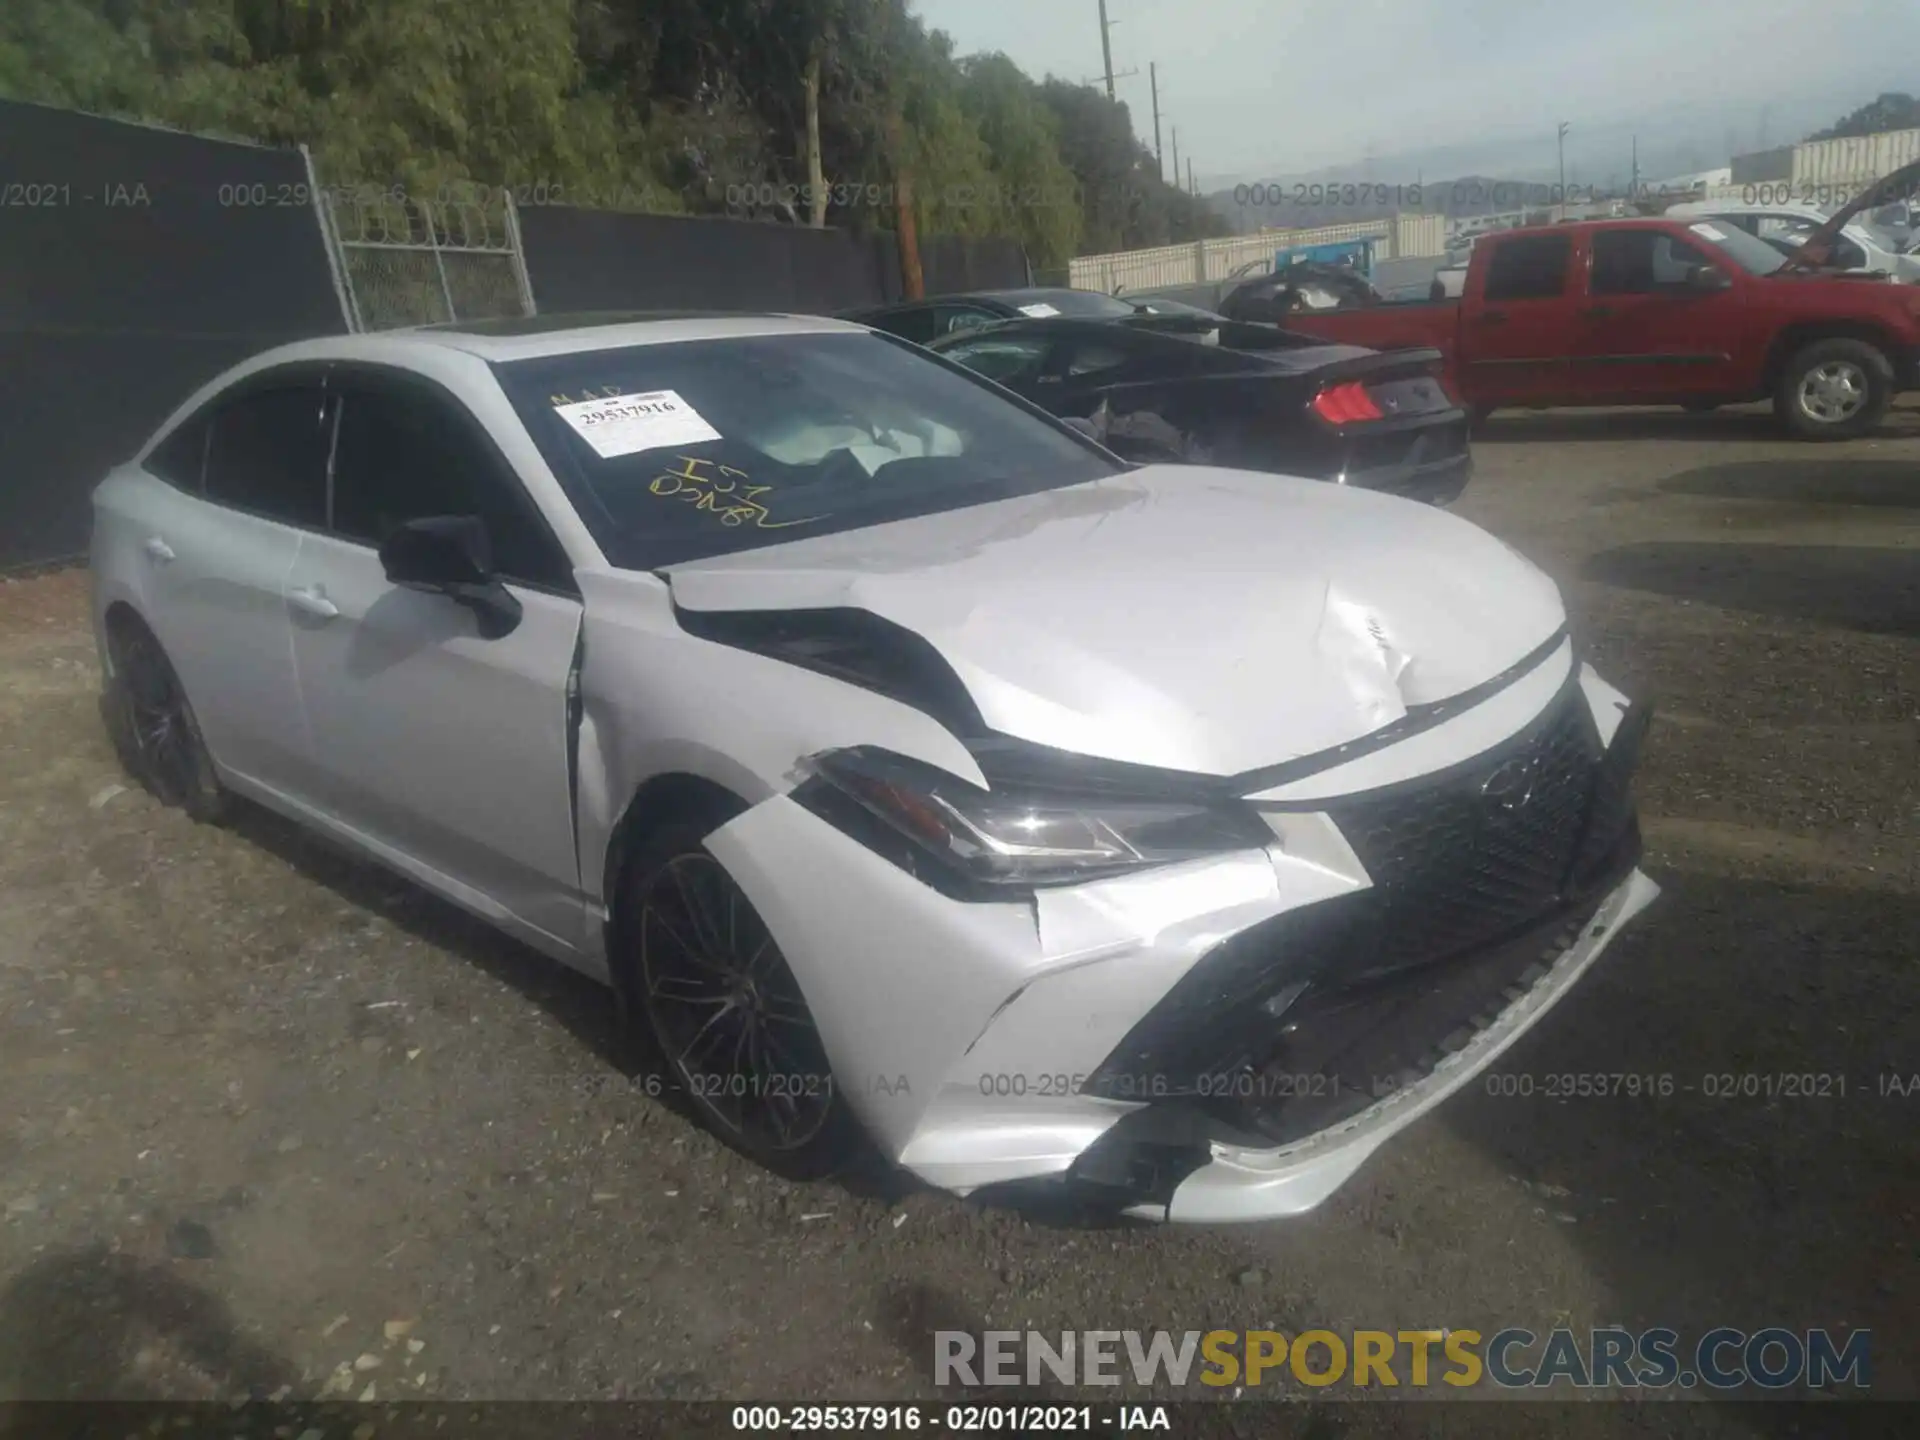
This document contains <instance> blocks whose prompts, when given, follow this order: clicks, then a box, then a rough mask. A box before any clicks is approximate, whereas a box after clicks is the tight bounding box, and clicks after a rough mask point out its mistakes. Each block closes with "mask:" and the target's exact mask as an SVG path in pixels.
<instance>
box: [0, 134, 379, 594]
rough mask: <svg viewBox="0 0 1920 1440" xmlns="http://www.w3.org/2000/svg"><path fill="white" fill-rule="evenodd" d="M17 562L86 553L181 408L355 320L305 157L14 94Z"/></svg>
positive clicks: (8, 316)
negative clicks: (109, 506) (91, 502)
mask: <svg viewBox="0 0 1920 1440" xmlns="http://www.w3.org/2000/svg"><path fill="white" fill-rule="evenodd" d="M0 202H3V203H0V277H4V280H5V283H4V284H0V567H7V566H13V565H21V564H31V563H35V562H39V561H47V560H57V559H64V558H66V557H68V556H72V555H78V554H81V553H84V551H85V550H86V546H87V535H88V527H89V519H90V517H89V515H88V509H87V496H88V493H89V492H90V491H91V490H92V488H93V486H94V485H95V484H96V483H97V482H98V481H99V480H100V478H101V477H102V476H103V475H104V474H105V473H106V472H107V470H109V469H110V468H111V467H112V466H114V465H115V464H117V463H119V462H120V461H122V460H125V459H126V458H127V457H128V456H129V455H131V454H132V453H133V452H134V451H135V450H136V449H138V448H139V446H140V444H141V442H142V441H144V440H145V439H146V437H147V436H148V435H149V434H150V433H151V432H152V430H153V428H154V427H155V426H156V425H158V424H159V423H160V421H161V420H162V419H164V418H165V417H166V415H167V413H168V412H169V411H170V410H172V409H173V407H174V406H176V405H177V404H179V403H180V401H182V400H184V399H185V398H186V397H187V396H188V395H189V394H190V393H192V391H193V390H194V389H196V388H197V387H198V386H199V385H201V384H202V383H203V382H205V381H206V380H208V379H210V378H211V377H212V376H213V375H215V374H217V373H218V372H219V371H220V370H222V369H223V368H225V367H226V366H228V365H231V364H233V363H234V362H236V361H238V360H241V359H243V358H245V357H246V356H247V355H250V354H253V353H255V352H257V351H260V350H263V349H266V348H267V347H269V346H271V345H276V344H279V343H281V342H282V341H286V340H291V339H297V338H301V337H304V336H311V335H321V334H339V333H342V332H343V331H344V330H345V329H346V323H345V320H344V318H343V316H342V314H341V310H340V301H339V295H338V292H337V291H336V290H335V288H334V284H333V277H332V272H331V270H330V268H329V266H328V262H327V253H326V248H325V244H324V242H323V241H322V239H321V235H320V228H319V224H318V221H317V219H316V216H315V212H314V207H313V204H312V199H311V197H310V196H309V195H308V194H307V172H306V164H305V162H304V160H303V159H302V157H301V156H300V154H299V153H298V152H297V151H289V150H269V149H264V148H261V147H258V146H253V145H241V144H233V143H230V142H226V141H220V140H207V139H202V138H200V137H198V136H192V135H182V134H178V133H176V132H174V131H171V130H162V129H158V128H154V127H149V126H143V125H129V124H124V123H122V122H119V121H114V120H103V119H100V118H99V117H97V116H92V115H81V114H76V113H74V112H72V111H66V110H55V109H50V108H48V107H45V106H39V105H24V104H19V103H17V102H13V101H0Z"/></svg>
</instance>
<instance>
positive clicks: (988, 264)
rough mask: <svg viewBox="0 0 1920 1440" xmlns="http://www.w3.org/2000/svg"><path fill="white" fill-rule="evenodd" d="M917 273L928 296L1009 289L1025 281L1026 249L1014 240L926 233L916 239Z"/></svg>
mask: <svg viewBox="0 0 1920 1440" xmlns="http://www.w3.org/2000/svg"><path fill="white" fill-rule="evenodd" d="M920 273H921V275H922V276H923V277H924V278H925V280H926V282H927V293H928V294H929V295H954V294H958V293H959V292H960V291H963V290H1012V289H1016V288H1018V287H1019V286H1022V285H1026V284H1029V283H1030V282H1029V280H1028V275H1027V252H1026V251H1025V250H1024V249H1022V248H1021V245H1020V242H1019V241H1018V240H1011V239H1004V238H1001V237H998V236H985V237H980V238H972V237H965V236H959V235H930V236H928V237H927V238H926V239H924V240H922V241H921V242H920Z"/></svg>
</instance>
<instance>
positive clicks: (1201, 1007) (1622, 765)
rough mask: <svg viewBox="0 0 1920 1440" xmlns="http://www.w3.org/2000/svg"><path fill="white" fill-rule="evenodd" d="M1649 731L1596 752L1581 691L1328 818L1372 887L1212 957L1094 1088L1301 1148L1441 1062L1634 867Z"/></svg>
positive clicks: (1634, 729) (1638, 723)
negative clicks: (1408, 782)
mask: <svg viewBox="0 0 1920 1440" xmlns="http://www.w3.org/2000/svg"><path fill="white" fill-rule="evenodd" d="M1645 728H1646V723H1645V716H1644V714H1640V715H1638V716H1635V715H1633V714H1630V715H1629V716H1628V717H1627V718H1626V720H1624V721H1623V723H1622V725H1621V727H1620V730H1619V732H1618V733H1617V735H1616V741H1615V744H1614V745H1613V746H1612V747H1610V748H1609V749H1608V750H1607V752H1606V753H1605V754H1604V756H1603V753H1602V749H1601V745H1600V740H1599V735H1598V732H1597V731H1596V730H1595V728H1594V725H1593V719H1592V715H1591V712H1590V711H1589V709H1588V707H1587V703H1586V700H1585V697H1584V696H1583V694H1582V693H1581V691H1580V689H1579V688H1578V687H1577V686H1572V685H1570V686H1569V687H1568V691H1567V693H1566V694H1565V695H1564V696H1563V697H1562V699H1561V700H1560V701H1558V702H1556V704H1555V705H1554V706H1552V707H1550V709H1549V710H1548V712H1547V714H1546V715H1545V716H1543V717H1542V719H1541V720H1540V721H1539V722H1537V723H1536V724H1535V725H1533V726H1532V727H1530V728H1529V730H1528V731H1527V733H1525V734H1523V735H1521V736H1519V737H1516V738H1515V739H1514V740H1513V741H1511V742H1509V743H1508V744H1507V745H1504V746H1502V747H1501V748H1500V749H1499V750H1498V751H1497V752H1495V753H1492V754H1489V755H1487V756H1484V757H1482V758H1481V759H1479V760H1477V761H1471V762H1468V763H1467V764H1465V765H1462V766H1460V767H1457V768H1456V769H1455V770H1453V771H1451V772H1449V773H1447V774H1444V775H1442V776H1439V777H1434V778H1432V779H1429V780H1427V781H1423V782H1421V783H1420V784H1419V785H1417V786H1411V787H1408V786H1402V787H1396V788H1395V789H1393V790H1392V791H1381V792H1376V793H1374V794H1372V795H1368V796H1363V797H1360V798H1358V799H1355V800H1349V801H1347V802H1345V803H1343V804H1340V805H1338V806H1333V807H1329V812H1330V813H1331V814H1332V815H1333V818H1334V819H1335V821H1336V823H1338V824H1339V826H1340V828H1341V831H1342V833H1343V834H1344V835H1345V836H1346V838H1347V841H1348V843H1349V844H1350V845H1352V846H1353V849H1354V852H1355V854H1356V855H1357V856H1358V857H1359V859H1360V860H1361V863H1362V864H1364V865H1365V866H1366V868H1367V873H1368V875H1369V876H1370V877H1371V878H1372V880H1373V885H1372V887H1371V888H1370V889H1368V890H1365V891H1361V892H1357V893H1355V894H1352V895H1345V896H1341V897H1338V898H1336V899H1333V900H1328V901H1325V902H1323V903H1321V904H1318V905H1312V906H1308V907H1306V908H1304V909H1301V910H1294V911H1289V912H1287V913H1286V914H1283V915H1279V916H1276V917H1274V918H1273V919H1272V920H1269V921H1266V922H1264V923H1262V924H1260V925H1256V926H1253V927H1252V928H1250V929H1248V930H1244V931H1242V932H1240V933H1239V934H1238V935H1234V936H1232V937H1230V938H1229V939H1227V940H1226V941H1224V942H1223V943H1221V944H1220V945H1218V946H1216V947H1215V948H1214V949H1213V950H1211V951H1209V952H1208V953H1207V954H1206V955H1205V956H1203V957H1202V958H1201V959H1200V961H1199V962H1198V963H1197V964H1196V965H1195V966H1194V967H1193V969H1192V970H1190V971H1189V972H1188V973H1187V974H1186V975H1185V976H1183V977H1182V978H1181V980H1180V982H1179V983H1178V984H1176V985H1175V986H1174V987H1173V989H1172V990H1171V991H1170V992H1169V993H1168V994H1167V996H1166V997H1165V998H1164V999H1163V1000H1162V1001H1161V1002H1160V1004H1159V1005H1157V1006H1155V1007H1154V1009H1153V1010H1152V1011H1150V1012H1149V1013H1148V1014H1147V1015H1146V1016H1145V1017H1144V1018H1143V1019H1142V1020H1141V1021H1140V1023H1139V1024H1138V1025H1136V1026H1135V1027H1134V1029H1133V1030H1132V1031H1131V1032H1130V1033H1129V1034H1128V1035H1127V1037H1126V1039H1125V1040H1124V1041H1123V1042H1122V1043H1121V1044H1120V1045H1119V1046H1118V1047H1117V1048H1116V1049H1115V1051H1114V1053H1113V1054H1112V1055H1111V1056H1109V1057H1108V1059H1107V1060H1106V1061H1105V1062H1104V1063H1103V1064H1102V1065H1101V1067H1100V1069H1099V1070H1098V1071H1097V1072H1096V1073H1095V1075H1094V1076H1093V1078H1092V1080H1091V1082H1090V1084H1089V1087H1088V1088H1089V1089H1090V1091H1091V1092H1092V1093H1094V1094H1102V1095H1107V1096H1110V1097H1111V1098H1114V1099H1127V1100H1154V1099H1171V1098H1175V1097H1187V1098H1197V1099H1199V1100H1202V1101H1204V1102H1207V1103H1210V1104H1211V1105H1212V1106H1213V1108H1215V1109H1216V1110H1219V1111H1221V1112H1222V1113H1223V1114H1226V1115H1229V1116H1230V1118H1232V1119H1233V1120H1234V1122H1235V1123H1236V1124H1240V1125H1244V1126H1247V1127H1249V1128H1252V1129H1255V1130H1257V1131H1258V1132H1259V1133H1261V1134H1264V1135H1267V1136H1269V1137H1271V1138H1276V1139H1290V1138H1294V1137H1295V1136H1296V1135H1299V1134H1305V1133H1310V1130H1311V1128H1314V1127H1315V1126H1319V1125H1324V1124H1327V1123H1331V1121H1332V1120H1334V1119H1337V1118H1339V1117H1340V1115H1342V1114H1344V1113H1348V1112H1349V1111H1351V1110H1355V1109H1359V1108H1363V1107H1364V1106H1365V1105H1366V1104H1370V1103H1371V1102H1372V1099H1373V1098H1375V1096H1376V1094H1377V1093H1378V1092H1377V1086H1378V1085H1379V1083H1380V1082H1381V1080H1382V1079H1383V1077H1391V1076H1396V1075H1398V1076H1401V1077H1402V1078H1403V1079H1404V1078H1405V1077H1406V1076H1408V1075H1410V1074H1412V1073H1416V1072H1419V1071H1421V1070H1422V1067H1430V1065H1431V1063H1437V1060H1438V1058H1439V1057H1440V1055H1441V1054H1443V1053H1444V1050H1445V1048H1446V1046H1445V1042H1447V1041H1448V1039H1449V1037H1452V1036H1454V1035H1456V1034H1457V1033H1458V1032H1460V1031H1461V1029H1462V1026H1463V1025H1464V1026H1467V1027H1468V1029H1467V1033H1468V1034H1470V1033H1471V1031H1472V1029H1474V1028H1478V1027H1479V1026H1481V1025H1482V1024H1485V1023H1491V1020H1492V1018H1493V1017H1494V1016H1495V1015H1497V1014H1498V1013H1499V1011H1500V1010H1501V1009H1503V1008H1504V1007H1505V1005H1506V1004H1507V1003H1509V1002H1510V1001H1511V999H1512V998H1513V997H1514V994H1515V993H1518V992H1517V991H1516V990H1515V987H1516V986H1517V985H1519V984H1521V983H1523V981H1525V980H1527V979H1528V978H1529V977H1528V976H1527V975H1526V973H1525V972H1527V971H1529V970H1530V969H1534V968H1537V967H1538V966H1539V965H1540V964H1541V963H1542V962H1545V961H1549V960H1551V959H1552V958H1553V956H1554V954H1555V953H1556V947H1558V948H1564V946H1565V944H1566V943H1570V939H1571V934H1572V933H1573V931H1577V929H1578V927H1579V925H1580V924H1582V923H1583V921H1584V917H1585V916H1586V915H1589V914H1591V912H1592V910H1593V908H1594V906H1595V905H1596V904H1597V903H1598V901H1599V898H1600V896H1601V894H1602V893H1604V891H1605V890H1607V889H1609V888H1611V887H1612V886H1613V885H1614V884H1616V883H1618V881H1619V880H1620V879H1621V878H1623V877H1624V876H1625V874H1626V873H1627V872H1628V871H1629V870H1630V869H1631V867H1632V865H1633V864H1634V863H1635V861H1636V860H1637V859H1638V856H1639V835H1638V829H1637V826H1636V825H1635V824H1634V819H1633V808H1632V801H1631V795H1630V788H1629V787H1630V782H1631V779H1632V769H1633V764H1634V762H1635V760H1636V759H1637V757H1638V753H1639V744H1640V737H1641V735H1642V734H1643V733H1644V731H1645ZM1570 927H1571V928H1570ZM1531 978H1537V975H1536V976H1533V977H1531ZM1510 992H1511V993H1510ZM1454 1048H1457V1046H1456V1047H1454ZM1276 1077H1277V1078H1276ZM1282 1081H1284V1087H1282V1085H1281V1082H1282ZM1282 1088H1284V1090H1285V1093H1284V1094H1282V1093H1281V1090H1282ZM1363 1092H1365V1093H1363ZM1250 1101H1257V1102H1258V1103H1249V1102H1250ZM1302 1125H1306V1126H1308V1129H1301V1128H1300V1127H1301V1126H1302Z"/></svg>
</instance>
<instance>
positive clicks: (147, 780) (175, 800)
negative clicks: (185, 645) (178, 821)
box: [102, 617, 228, 824]
mask: <svg viewBox="0 0 1920 1440" xmlns="http://www.w3.org/2000/svg"><path fill="white" fill-rule="evenodd" d="M107 653H108V659H109V660H110V661H111V662H112V666H113V674H112V675H111V676H110V677H109V678H108V680H107V685H106V694H105V696H104V697H103V700H102V705H103V709H104V710H105V712H106V720H107V728H108V731H109V733H110V734H111V735H112V737H113V744H114V749H115V750H116V751H118V752H119V755H120V760H121V763H122V764H123V765H125V766H126V767H127V771H128V773H129V774H131V775H132V776H133V778H134V779H136V780H138V781H139V782H140V783H141V785H143V786H144V787H146V789H148V790H149V791H151V792H152V793H153V795H154V796H155V797H156V798H157V799H158V800H160V801H161V803H162V804H166V805H178V806H179V807H180V808H181V809H183V810H185V811H186V812H187V813H188V814H189V815H191V816H192V817H193V818H194V819H196V820H199V821H202V822H204V823H207V824H213V823H216V822H218V821H219V820H221V819H222V818H224V816H225V815H226V812H227V805H228V795H227V791H226V789H225V787H223V786H222V785H221V783H220V777H219V775H218V773H217V772H216V771H215V769H214V765H213V756H212V755H211V754H209V753H208V751H207V742H206V741H205V739H203V738H202V736H201V734H200V722H199V721H198V720H197V719H196V718H195V717H194V713H193V706H192V705H191V704H190V703H188V700H187V692H186V691H185V690H184V689H183V688H182V687H181V684H180V677H179V675H178V674H177V673H175V671H174V668H173V662H172V661H170V660H168V659H167V653H166V651H165V650H163V649H161V648H160V641H159V640H158V639H157V638H155V636H154V633H153V632H152V631H151V630H149V629H148V628H147V627H146V625H145V624H144V623H142V622H141V621H140V620H138V619H134V618H131V617H128V618H116V619H115V620H114V621H113V622H112V623H110V624H109V626H108V630H107Z"/></svg>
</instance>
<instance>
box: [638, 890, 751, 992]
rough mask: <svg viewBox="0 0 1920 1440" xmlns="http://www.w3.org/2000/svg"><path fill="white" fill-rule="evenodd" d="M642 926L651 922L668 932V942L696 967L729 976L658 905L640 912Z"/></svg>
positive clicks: (724, 968) (723, 968)
mask: <svg viewBox="0 0 1920 1440" xmlns="http://www.w3.org/2000/svg"><path fill="white" fill-rule="evenodd" d="M640 918H641V922H642V925H643V926H644V925H645V924H646V923H648V922H651V923H652V924H654V925H657V926H659V927H660V929H662V930H663V931H665V932H666V936H667V939H668V941H669V942H670V943H671V944H672V945H673V947H674V948H675V949H676V950H678V951H679V952H680V953H681V954H682V955H683V956H685V957H686V958H687V960H689V961H690V962H692V963H693V964H694V965H696V966H698V967H699V968H700V969H702V970H705V971H707V972H709V973H710V974H714V975H727V974H729V973H730V972H729V971H728V970H727V969H726V967H724V966H723V965H721V964H720V963H719V962H718V961H717V960H715V959H714V958H713V957H712V956H711V955H709V954H708V953H707V947H706V946H704V945H701V944H699V943H698V942H697V941H695V940H693V939H690V938H688V936H687V935H686V933H685V932H683V931H682V930H680V929H678V928H676V927H675V926H674V925H672V924H670V923H669V922H668V920H667V917H666V915H665V914H664V913H663V912H662V911H661V909H660V907H659V906H658V905H648V906H646V907H645V908H644V909H643V910H642V911H641V912H640Z"/></svg>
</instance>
